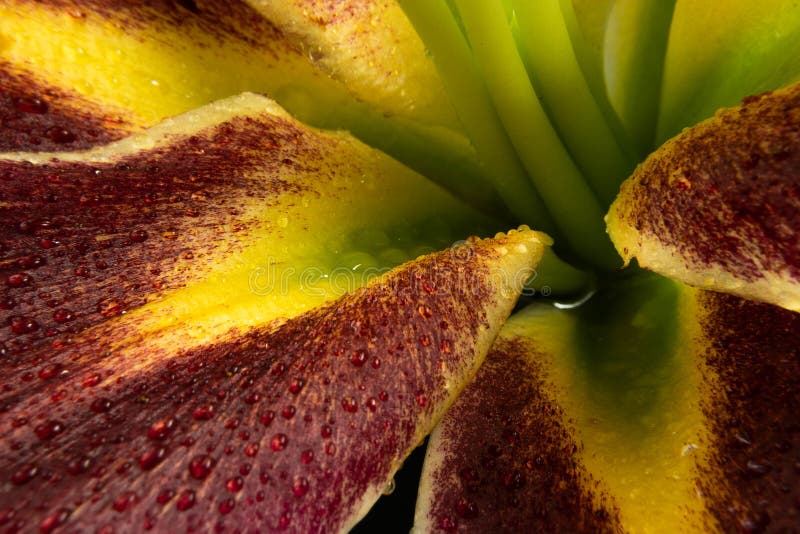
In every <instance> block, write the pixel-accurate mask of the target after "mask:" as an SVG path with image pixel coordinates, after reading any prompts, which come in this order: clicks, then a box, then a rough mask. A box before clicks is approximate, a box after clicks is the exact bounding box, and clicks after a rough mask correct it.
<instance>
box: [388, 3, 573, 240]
mask: <svg viewBox="0 0 800 534" xmlns="http://www.w3.org/2000/svg"><path fill="white" fill-rule="evenodd" d="M400 5H401V7H402V8H403V10H404V11H405V13H406V15H407V16H408V18H409V19H410V20H411V22H412V24H413V25H414V28H415V29H416V30H417V33H419V35H420V36H421V37H422V40H423V41H424V43H425V45H426V47H427V48H428V51H429V52H430V53H431V54H432V56H433V60H434V63H435V64H436V68H437V70H438V71H439V73H440V75H441V76H442V81H443V82H444V86H445V90H446V91H447V93H448V96H449V97H450V100H451V102H452V103H453V107H455V109H456V113H457V114H458V116H459V119H460V120H461V122H462V124H463V125H464V128H465V130H466V132H467V135H468V136H469V138H470V140H471V141H472V143H473V146H474V147H475V151H476V152H477V154H478V158H479V159H480V160H481V162H482V163H483V164H484V166H485V170H486V171H487V174H488V175H489V176H490V177H491V179H492V180H493V182H494V184H495V187H496V188H497V191H498V192H499V194H500V196H501V197H502V198H503V201H504V202H505V203H506V205H507V206H508V208H509V209H510V210H511V212H512V213H513V214H514V215H515V216H516V217H518V218H519V219H520V220H521V221H523V222H526V223H528V224H530V225H531V226H534V227H536V228H537V229H541V230H544V231H546V232H549V233H551V234H555V235H554V237H556V238H557V237H558V234H557V226H556V225H555V224H554V223H553V221H552V219H551V218H550V215H549V214H548V211H547V208H546V207H545V205H544V203H543V202H542V199H541V198H539V196H538V195H537V193H536V191H535V189H534V188H533V187H531V185H530V182H529V181H528V179H527V177H526V175H525V169H524V168H523V167H522V165H521V164H520V161H519V159H518V158H517V155H516V153H515V152H514V149H513V147H512V145H511V143H510V141H509V140H508V136H507V135H506V132H505V131H504V129H503V125H502V123H501V122H500V120H499V118H498V117H497V114H496V112H495V110H494V108H493V107H492V104H491V98H490V96H489V95H488V93H487V91H486V86H485V85H484V83H483V80H482V79H481V76H480V73H479V72H478V70H477V68H476V66H475V64H474V62H473V59H472V56H471V53H470V50H469V45H468V43H467V42H466V41H465V39H464V35H463V34H462V31H461V28H460V27H459V25H458V23H457V22H456V20H455V19H454V18H453V15H452V13H451V11H450V9H449V8H448V6H447V4H446V3H445V2H443V1H441V0H400Z"/></svg>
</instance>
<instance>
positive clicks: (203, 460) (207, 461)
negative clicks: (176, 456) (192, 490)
mask: <svg viewBox="0 0 800 534" xmlns="http://www.w3.org/2000/svg"><path fill="white" fill-rule="evenodd" d="M216 463H217V462H216V460H214V458H212V457H211V456H209V455H207V454H201V455H200V456H195V457H194V458H192V461H191V462H189V473H190V474H191V475H192V476H193V477H194V478H196V479H198V480H202V479H204V478H206V477H207V476H208V475H210V474H211V470H212V469H214V466H215V465H216Z"/></svg>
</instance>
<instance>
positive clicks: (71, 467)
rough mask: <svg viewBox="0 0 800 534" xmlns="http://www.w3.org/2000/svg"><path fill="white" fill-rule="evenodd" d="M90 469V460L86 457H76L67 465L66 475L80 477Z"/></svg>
mask: <svg viewBox="0 0 800 534" xmlns="http://www.w3.org/2000/svg"><path fill="white" fill-rule="evenodd" d="M90 467H92V459H91V458H89V457H88V456H78V457H76V458H73V459H72V460H70V461H69V462H68V463H67V473H69V474H70V475H75V476H77V475H81V474H83V473H85V472H86V471H88V470H89V468H90Z"/></svg>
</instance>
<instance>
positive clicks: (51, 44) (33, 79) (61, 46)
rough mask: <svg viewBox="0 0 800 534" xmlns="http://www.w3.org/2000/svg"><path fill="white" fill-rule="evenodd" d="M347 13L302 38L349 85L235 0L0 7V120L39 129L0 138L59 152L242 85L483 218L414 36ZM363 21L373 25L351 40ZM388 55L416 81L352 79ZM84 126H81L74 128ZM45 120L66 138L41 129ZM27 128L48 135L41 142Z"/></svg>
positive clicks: (469, 160) (483, 200)
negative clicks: (373, 83)
mask: <svg viewBox="0 0 800 534" xmlns="http://www.w3.org/2000/svg"><path fill="white" fill-rule="evenodd" d="M281 5H283V4H281ZM354 5H355V4H354ZM358 5H359V6H360V7H359V8H358V9H355V10H354V11H353V10H351V11H353V17H354V18H353V19H352V20H350V19H348V20H350V22H352V23H353V24H354V25H350V24H349V23H347V22H345V21H344V20H342V21H341V22H342V23H343V24H344V25H345V26H346V27H347V28H349V29H348V30H347V32H349V33H348V35H349V37H346V38H345V37H342V34H340V33H339V31H340V30H342V28H340V27H339V26H337V25H336V24H333V23H331V26H332V27H331V28H330V29H331V31H322V32H321V33H320V34H319V35H317V36H316V37H315V38H314V42H315V43H316V44H315V45H314V47H316V48H319V49H320V50H322V53H323V54H325V55H326V56H329V57H331V58H333V57H336V58H338V59H337V60H336V62H335V63H336V65H337V66H336V67H335V68H337V69H344V70H343V71H342V72H351V71H350V70H349V69H350V68H351V67H355V65H360V67H359V68H361V67H363V68H365V69H366V71H365V72H362V76H358V77H357V78H358V83H356V80H351V79H349V78H348V76H346V75H343V76H332V75H331V73H330V72H329V71H327V70H326V69H325V68H322V67H321V64H319V63H318V62H316V61H315V60H314V57H311V56H310V55H309V53H308V51H307V50H306V46H307V43H306V40H305V34H304V33H303V32H300V31H298V32H294V33H293V32H292V31H291V28H283V27H278V26H276V24H275V23H274V22H273V21H271V20H268V19H267V18H265V17H264V16H263V15H262V14H261V13H259V12H258V11H256V10H255V9H254V8H252V7H250V6H249V5H247V4H245V3H244V2H242V1H240V0H236V1H233V2H225V1H219V0H208V1H205V0H204V1H200V0H198V1H194V0H192V1H187V2H177V3H175V2H171V1H166V0H160V1H157V2H138V1H137V2H106V1H103V0H93V1H91V2H71V1H64V2H53V3H30V2H24V1H19V0H8V1H6V2H3V3H0V43H2V47H0V81H2V85H3V90H2V93H4V95H3V96H4V98H3V99H0V106H5V108H7V109H3V108H0V117H3V116H4V115H9V114H10V115H11V116H12V117H13V118H14V119H15V121H16V122H19V120H20V117H19V116H20V115H22V120H23V121H24V122H25V123H36V124H38V123H39V122H41V123H42V125H41V126H37V127H36V129H35V130H34V131H32V132H30V133H26V132H24V131H21V128H24V126H25V124H21V125H18V126H17V127H16V128H14V129H13V130H12V131H10V132H9V133H6V134H3V135H4V136H5V137H8V138H10V139H7V140H6V141H5V143H4V144H5V145H6V148H11V147H10V146H9V142H10V141H12V140H14V141H16V142H17V143H23V144H18V145H17V147H19V148H23V149H26V150H52V149H53V146H52V143H49V142H48V140H50V138H55V139H56V142H58V143H61V145H59V148H58V149H59V150H63V149H73V148H76V147H83V146H87V145H96V144H101V143H102V142H104V141H106V140H108V139H112V138H113V139H116V138H120V137H122V136H123V135H124V134H125V133H128V132H131V131H138V130H141V129H143V128H146V127H149V126H151V125H153V124H156V123H158V122H159V121H161V120H163V119H164V118H166V117H171V116H174V115H177V114H179V113H183V112H186V111H189V110H191V109H195V108H197V107H199V106H202V105H205V104H208V103H210V102H213V101H215V100H219V99H222V98H227V97H230V96H233V95H237V94H239V93H241V92H243V91H253V92H257V93H262V94H265V95H267V96H269V97H270V98H272V99H274V100H276V101H277V102H278V103H279V104H280V105H281V106H282V107H283V108H284V109H286V110H287V111H288V112H289V113H291V114H292V115H293V116H295V117H296V118H298V119H300V120H301V121H303V122H304V123H306V124H310V125H313V126H317V127H320V128H328V129H346V130H349V131H350V132H352V133H353V135H355V136H356V137H358V138H359V139H361V140H362V141H365V142H366V143H368V144H369V145H370V146H373V147H375V148H378V149H380V150H383V151H384V152H386V153H388V154H390V155H392V156H393V157H395V158H397V159H399V160H401V161H403V162H404V163H405V164H407V165H409V166H411V167H412V168H413V169H415V170H417V171H419V172H421V173H423V174H425V175H426V176H427V177H428V178H430V179H432V180H434V181H436V182H438V183H442V184H445V186H446V187H447V188H449V189H450V190H453V191H458V192H459V194H460V195H461V196H462V198H465V199H468V201H470V202H471V203H472V204H473V205H475V206H479V207H481V208H482V209H483V210H484V211H485V212H490V211H493V210H494V211H497V206H498V205H499V201H498V199H497V196H496V194H495V193H494V192H493V189H492V186H491V185H490V182H489V180H487V179H486V178H485V176H484V174H485V173H484V171H483V170H481V169H480V167H479V165H478V163H477V161H476V159H475V154H474V150H473V149H472V147H471V145H470V144H469V141H468V140H467V139H466V137H465V136H464V135H463V134H462V133H461V132H460V131H459V127H458V125H457V124H455V123H453V120H451V119H452V117H450V115H452V113H450V114H448V113H447V112H446V110H448V109H449V108H450V106H449V104H448V103H447V101H442V99H443V98H444V97H443V96H442V94H441V93H442V91H441V90H440V88H439V89H437V87H439V86H440V85H441V84H440V83H439V82H438V78H437V77H436V74H435V72H434V70H433V67H432V66H431V61H430V59H429V58H428V57H427V56H426V55H425V53H424V49H423V48H422V47H421V45H420V44H419V42H418V38H416V35H415V34H414V35H413V36H414V38H415V39H417V40H416V41H413V42H412V41H408V42H407V43H406V41H405V38H403V39H404V41H403V42H404V43H405V44H403V45H402V46H399V45H398V44H397V42H396V41H397V40H398V39H400V38H401V35H396V32H400V33H401V34H402V35H406V34H409V33H411V34H413V31H412V30H411V29H410V27H409V26H408V22H407V21H405V18H404V16H403V14H402V13H400V12H399V10H398V9H396V8H386V9H384V8H383V7H381V6H382V5H383V4H380V5H379V4H378V3H374V5H373V4H370V5H371V6H372V7H369V9H368V8H367V6H364V5H361V4H358ZM293 6H294V7H297V6H295V5H294V4H292V5H287V6H284V8H285V10H291V9H292V7H293ZM346 11H347V10H346ZM287 12H288V11H287ZM347 12H348V13H349V11H347ZM375 12H378V13H380V17H388V18H390V19H391V20H393V21H395V22H397V21H404V24H405V29H404V30H400V29H398V28H397V27H395V26H391V27H383V26H380V25H378V26H377V27H374V28H373V26H372V24H371V22H370V20H371V17H372V16H373V15H374V14H375ZM293 13H294V15H292V16H295V15H296V16H300V15H298V14H297V13H296V12H293ZM276 16H277V15H276ZM279 18H280V17H279ZM300 18H302V17H300ZM345 18H346V17H345ZM280 20H281V21H282V20H283V19H280ZM306 22H309V21H306ZM310 23H313V21H311V22H310ZM365 26H369V28H370V30H374V31H370V33H369V35H367V34H365V33H364V32H363V31H362V30H363V28H364V27H365ZM342 31H344V30H342ZM347 32H346V33H347ZM340 37H342V39H344V40H346V41H348V43H347V46H345V44H343V43H341V42H340V40H339V38H340ZM350 40H354V42H349V41H350ZM363 41H368V42H370V43H371V44H370V47H371V51H372V52H374V53H375V54H377V55H378V56H380V57H382V58H384V60H385V61H384V60H382V61H381V62H380V64H378V63H374V64H372V66H370V61H369V60H367V59H364V58H362V59H363V60H362V59H359V58H360V57H361V56H360V54H361V53H362V52H363V48H361V47H360V45H361V43H362V42H363ZM406 44H407V45H408V46H406ZM395 52H396V53H397V54H398V55H399V56H402V57H403V58H405V59H404V62H405V64H406V65H410V64H414V65H417V67H418V68H417V69H416V71H415V72H418V74H419V75H414V76H409V77H408V78H406V79H404V80H397V83H396V84H394V85H392V86H391V87H388V86H387V88H386V90H373V89H371V88H370V87H369V83H368V82H367V81H366V78H365V77H367V78H368V77H369V75H370V73H373V74H374V73H375V72H377V71H380V72H381V73H382V74H385V72H386V68H385V66H386V65H385V63H386V62H387V61H390V58H392V57H394V56H393V54H394V53H395ZM312 56H313V54H312ZM348 57H350V58H351V59H352V61H351V62H350V63H348V60H347V58H348ZM365 62H366V66H365V65H364V63H365ZM330 68H334V67H330ZM355 70H357V69H355V68H353V71H352V72H355ZM390 77H391V76H390ZM12 82H13V83H12ZM351 82H352V84H351ZM351 85H352V86H351ZM379 85H382V86H385V84H379ZM437 95H438V96H437ZM15 99H38V100H39V101H41V102H44V104H45V105H46V106H48V107H49V109H51V110H53V111H54V112H56V111H64V109H63V108H68V109H69V110H73V111H77V110H79V115H78V116H76V119H74V120H71V121H65V120H62V118H61V117H60V116H55V115H52V116H51V115H48V114H42V116H32V115H31V114H23V113H20V111H19V109H16V108H14V107H13V101H14V100H15ZM418 100H419V101H418ZM84 120H89V121H90V122H91V128H88V127H82V124H83V121H84ZM37 121H38V122H37ZM51 122H55V125H56V126H59V127H60V128H63V129H64V130H66V132H61V133H59V130H56V129H52V132H50V130H51V127H50V123H51ZM62 123H63V124H62ZM97 125H102V128H100V127H98V126H97ZM11 126H14V124H11ZM41 129H44V130H45V132H46V133H47V132H50V136H49V137H48V136H47V135H45V138H42V135H41V134H40V133H39V132H38V130H41ZM73 138H74V139H73ZM0 139H3V137H0ZM37 142H38V144H37Z"/></svg>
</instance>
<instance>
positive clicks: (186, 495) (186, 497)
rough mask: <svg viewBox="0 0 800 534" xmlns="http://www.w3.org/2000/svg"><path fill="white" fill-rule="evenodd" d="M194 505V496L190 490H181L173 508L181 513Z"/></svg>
mask: <svg viewBox="0 0 800 534" xmlns="http://www.w3.org/2000/svg"><path fill="white" fill-rule="evenodd" d="M194 503H195V496H194V492H193V491H192V490H183V491H182V492H181V494H180V495H178V502H176V503H175V507H176V508H177V509H178V510H180V511H181V512H183V511H186V510H188V509H190V508H192V507H193V506H194Z"/></svg>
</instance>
